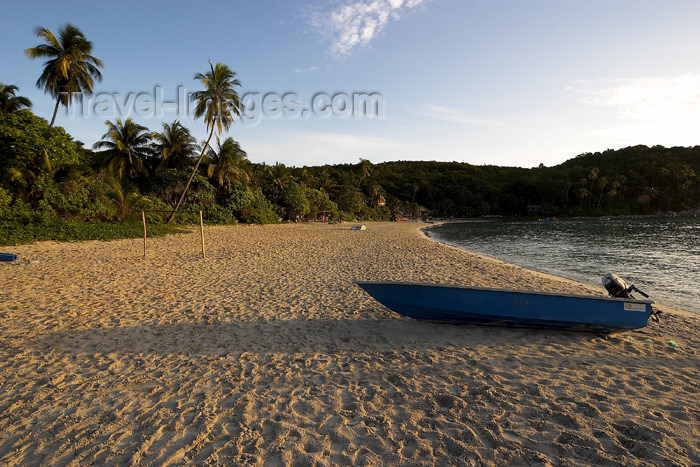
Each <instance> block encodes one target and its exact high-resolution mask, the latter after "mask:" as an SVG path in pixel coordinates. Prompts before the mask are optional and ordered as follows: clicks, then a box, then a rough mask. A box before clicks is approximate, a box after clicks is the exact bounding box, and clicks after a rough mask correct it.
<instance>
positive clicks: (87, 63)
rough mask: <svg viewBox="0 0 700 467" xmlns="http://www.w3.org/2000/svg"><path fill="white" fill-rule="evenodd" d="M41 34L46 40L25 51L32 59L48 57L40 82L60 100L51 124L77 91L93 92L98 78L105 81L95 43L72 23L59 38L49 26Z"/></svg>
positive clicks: (86, 93)
mask: <svg viewBox="0 0 700 467" xmlns="http://www.w3.org/2000/svg"><path fill="white" fill-rule="evenodd" d="M36 35H37V37H40V38H41V39H44V41H46V43H45V44H40V45H38V46H36V47H32V48H30V49H27V50H25V51H24V53H25V54H27V55H28V56H29V57H30V58H47V59H48V60H47V61H46V63H44V71H43V72H42V73H41V76H39V79H38V80H37V82H36V85H37V87H38V88H39V89H43V90H44V92H45V93H48V94H50V95H51V96H52V97H53V98H54V99H56V107H55V108H54V110H53V117H52V118H51V123H50V124H49V127H52V126H53V124H54V122H55V121H56V113H57V112H58V106H59V105H60V104H63V105H64V106H65V107H68V104H70V103H71V102H72V101H73V98H74V97H76V94H80V95H81V97H82V95H88V96H89V95H91V94H92V92H93V87H94V85H95V79H97V81H101V80H102V74H101V73H100V68H104V64H103V63H102V61H101V60H100V59H98V58H96V57H93V56H92V55H90V54H91V53H92V42H90V41H89V40H87V39H86V38H85V35H84V34H83V33H82V32H81V31H80V29H78V28H76V27H75V26H73V25H72V24H65V25H64V26H63V27H62V28H61V29H60V30H59V32H58V38H56V36H54V34H53V33H52V32H51V31H49V30H48V29H46V28H37V29H36Z"/></svg>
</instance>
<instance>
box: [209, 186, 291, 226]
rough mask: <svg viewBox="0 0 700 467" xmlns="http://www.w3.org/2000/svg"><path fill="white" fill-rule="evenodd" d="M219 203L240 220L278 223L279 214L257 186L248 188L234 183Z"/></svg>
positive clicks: (257, 222)
mask: <svg viewBox="0 0 700 467" xmlns="http://www.w3.org/2000/svg"><path fill="white" fill-rule="evenodd" d="M219 203H220V204H221V205H222V206H223V207H224V208H226V209H229V210H230V211H231V212H233V213H234V214H235V215H236V217H237V218H238V219H239V220H240V221H241V222H246V223H252V222H254V223H256V224H276V223H279V216H278V215H277V214H276V213H275V209H274V206H273V205H272V203H270V201H269V200H268V199H267V198H265V195H263V193H262V191H261V190H260V189H259V188H255V189H253V188H250V187H246V186H243V185H240V184H235V185H234V186H233V187H232V189H231V190H230V191H228V192H227V193H226V194H225V195H224V196H223V197H222V198H221V199H220V200H219Z"/></svg>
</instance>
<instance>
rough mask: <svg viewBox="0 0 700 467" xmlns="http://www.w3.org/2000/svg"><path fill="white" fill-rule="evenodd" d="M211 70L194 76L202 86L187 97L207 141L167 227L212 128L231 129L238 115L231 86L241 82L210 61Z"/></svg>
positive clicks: (236, 100)
mask: <svg viewBox="0 0 700 467" xmlns="http://www.w3.org/2000/svg"><path fill="white" fill-rule="evenodd" d="M209 67H210V71H208V72H207V73H204V74H202V73H197V74H195V75H194V79H196V80H199V81H201V82H202V84H203V85H204V88H205V89H204V90H203V91H197V92H193V93H192V95H191V96H190V100H191V101H193V102H196V103H197V105H196V106H195V108H194V118H199V117H204V121H205V122H206V124H207V129H209V130H210V131H209V137H208V138H207V142H206V143H204V147H202V154H200V156H199V159H197V163H196V164H195V165H194V168H193V169H192V175H190V179H189V180H188V181H187V185H185V189H184V191H183V192H182V195H181V196H180V199H179V200H178V201H177V204H176V205H175V209H173V212H172V213H171V214H170V217H168V221H167V222H166V224H169V223H170V222H172V220H173V219H174V218H175V213H176V212H177V210H178V208H179V207H180V204H182V200H183V199H185V196H186V195H187V190H188V188H189V187H190V184H191V183H192V179H193V178H194V176H195V174H196V173H197V169H198V168H199V164H200V163H201V162H202V159H203V158H204V154H205V151H206V150H207V147H208V146H209V142H210V141H211V138H212V136H213V135H214V129H216V130H217V132H218V133H219V134H221V132H222V131H223V130H224V129H225V130H226V131H228V129H229V128H230V127H231V125H232V124H233V123H234V116H238V117H240V116H241V98H240V96H239V95H238V92H237V91H236V90H235V89H234V87H236V86H238V87H240V85H241V82H240V81H239V80H238V78H236V72H235V71H233V70H231V69H230V68H229V67H228V66H226V65H224V64H222V63H221V62H219V63H217V64H216V66H214V65H213V64H212V63H211V60H209Z"/></svg>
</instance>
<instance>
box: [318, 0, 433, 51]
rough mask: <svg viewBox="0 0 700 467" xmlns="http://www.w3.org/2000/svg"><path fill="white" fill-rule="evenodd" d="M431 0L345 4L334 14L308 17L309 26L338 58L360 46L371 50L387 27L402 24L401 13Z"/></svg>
mask: <svg viewBox="0 0 700 467" xmlns="http://www.w3.org/2000/svg"><path fill="white" fill-rule="evenodd" d="M424 1H427V0H408V1H404V0H372V1H355V2H345V3H343V4H341V5H340V6H338V7H336V8H334V9H333V10H331V11H327V10H316V11H312V12H311V13H310V14H309V15H308V24H309V25H310V26H311V28H312V29H314V30H316V31H318V32H320V33H321V34H322V35H323V36H324V37H325V38H327V39H329V40H330V42H331V46H330V53H331V55H333V56H334V57H336V58H342V57H345V56H347V55H349V54H350V53H351V52H352V50H353V49H354V48H355V47H357V46H363V47H364V46H367V45H369V44H370V42H372V40H374V39H375V38H376V37H377V36H378V35H379V34H380V33H381V32H382V30H383V29H384V27H385V26H386V25H387V23H388V22H389V20H398V19H399V18H400V16H399V13H401V12H403V11H407V10H410V9H412V8H415V7H416V6H418V5H420V4H421V3H423V2H424Z"/></svg>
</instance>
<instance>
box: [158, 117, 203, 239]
mask: <svg viewBox="0 0 700 467" xmlns="http://www.w3.org/2000/svg"><path fill="white" fill-rule="evenodd" d="M213 135H214V125H212V126H211V131H210V132H209V138H207V142H206V143H204V147H203V148H202V154H201V155H200V156H199V159H197V163H196V164H195V165H194V169H192V175H190V179H189V180H187V185H185V189H184V190H183V192H182V195H180V199H179V200H178V201H177V204H176V205H175V209H173V212H171V213H170V217H168V220H167V221H166V222H165V225H168V224H170V223H171V222H172V221H173V219H174V218H175V214H176V213H177V210H178V209H179V208H180V204H182V200H183V199H185V196H187V190H188V189H189V187H190V183H192V179H193V178H194V175H195V174H196V173H197V169H198V168H199V164H200V162H202V159H204V153H205V152H206V150H207V147H209V141H211V137H212V136H213Z"/></svg>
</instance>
